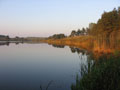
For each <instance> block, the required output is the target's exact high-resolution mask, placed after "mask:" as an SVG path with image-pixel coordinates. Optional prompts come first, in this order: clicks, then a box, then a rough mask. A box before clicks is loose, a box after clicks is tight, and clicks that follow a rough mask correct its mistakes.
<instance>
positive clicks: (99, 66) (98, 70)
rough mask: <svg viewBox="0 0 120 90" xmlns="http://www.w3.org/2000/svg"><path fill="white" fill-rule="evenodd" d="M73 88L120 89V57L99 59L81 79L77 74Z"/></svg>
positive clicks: (92, 89)
mask: <svg viewBox="0 0 120 90" xmlns="http://www.w3.org/2000/svg"><path fill="white" fill-rule="evenodd" d="M82 72H83V71H82ZM71 90H120V58H118V57H117V58H110V59H109V60H106V59H105V58H103V59H101V60H99V61H97V62H96V63H95V64H94V65H93V66H92V67H91V70H90V72H85V73H84V75H83V77H82V78H81V79H80V78H78V75H77V77H76V84H73V85H71Z"/></svg>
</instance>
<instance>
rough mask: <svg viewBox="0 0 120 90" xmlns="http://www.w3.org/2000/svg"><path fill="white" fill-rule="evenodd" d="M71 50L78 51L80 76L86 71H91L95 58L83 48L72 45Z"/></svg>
mask: <svg viewBox="0 0 120 90" xmlns="http://www.w3.org/2000/svg"><path fill="white" fill-rule="evenodd" d="M70 49H71V52H72V53H75V52H77V54H78V56H79V59H80V76H83V75H84V74H85V73H88V72H90V70H91V67H92V65H93V60H92V58H91V55H90V54H89V53H88V52H87V51H86V50H83V49H80V48H76V47H70Z"/></svg>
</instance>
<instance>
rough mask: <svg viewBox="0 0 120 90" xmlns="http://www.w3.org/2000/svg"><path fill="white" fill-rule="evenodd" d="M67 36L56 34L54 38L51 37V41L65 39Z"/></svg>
mask: <svg viewBox="0 0 120 90" xmlns="http://www.w3.org/2000/svg"><path fill="white" fill-rule="evenodd" d="M65 37H66V36H65V35H64V34H54V35H53V36H50V37H49V38H50V39H62V38H65Z"/></svg>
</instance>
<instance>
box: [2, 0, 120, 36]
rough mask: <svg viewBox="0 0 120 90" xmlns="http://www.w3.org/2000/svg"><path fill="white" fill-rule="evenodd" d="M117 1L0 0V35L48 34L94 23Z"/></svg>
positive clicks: (118, 1) (119, 1)
mask: <svg viewBox="0 0 120 90" xmlns="http://www.w3.org/2000/svg"><path fill="white" fill-rule="evenodd" d="M118 6H120V0H0V34H5V35H10V36H11V37H14V36H39V37H43V36H49V35H52V34H54V33H65V34H67V35H68V34H70V32H71V30H73V29H78V28H80V29H81V28H82V27H88V25H89V23H90V22H97V20H98V19H99V18H100V16H101V14H102V13H103V12H104V11H111V10H113V8H114V7H116V8H117V7H118Z"/></svg>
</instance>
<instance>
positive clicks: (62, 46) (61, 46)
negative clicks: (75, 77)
mask: <svg viewBox="0 0 120 90" xmlns="http://www.w3.org/2000/svg"><path fill="white" fill-rule="evenodd" d="M52 46H53V47H56V48H64V47H65V46H64V45H56V44H53V45H52Z"/></svg>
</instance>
